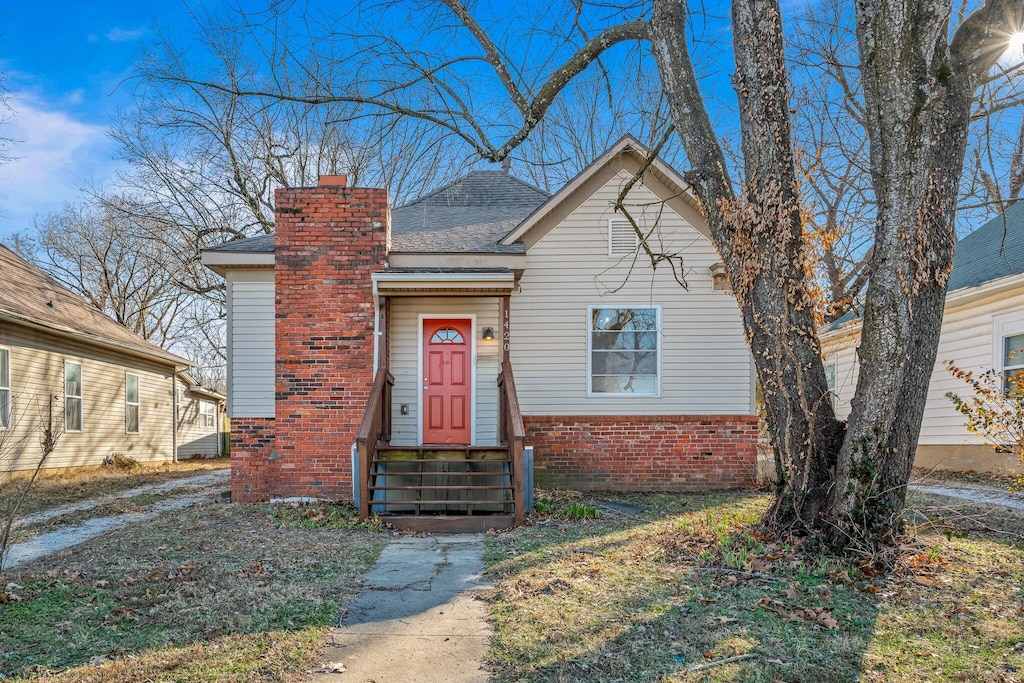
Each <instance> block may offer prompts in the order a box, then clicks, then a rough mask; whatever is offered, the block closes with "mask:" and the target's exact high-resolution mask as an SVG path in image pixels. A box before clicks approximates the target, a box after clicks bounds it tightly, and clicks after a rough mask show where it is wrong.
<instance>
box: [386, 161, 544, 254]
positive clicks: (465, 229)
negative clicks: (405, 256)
mask: <svg viewBox="0 0 1024 683" xmlns="http://www.w3.org/2000/svg"><path fill="white" fill-rule="evenodd" d="M549 196H550V195H548V193H547V192H545V191H543V190H541V189H539V188H536V187H534V186H533V185H530V184H529V183H527V182H525V181H523V180H520V179H519V178H516V177H515V176H513V175H511V174H509V173H505V172H504V171H471V172H469V173H467V174H466V175H464V176H462V177H461V178H459V179H458V180H456V181H454V182H451V183H449V184H447V185H445V186H444V187H441V188H439V189H437V190H434V191H433V192H431V193H430V194H427V195H424V196H423V197H420V198H419V199H415V200H413V201H411V202H409V203H408V204H406V205H405V206H400V207H398V208H396V209H393V210H392V211H391V241H392V249H393V250H394V251H411V252H418V251H424V252H432V251H433V252H436V251H442V252H496V253H509V252H511V253H522V251H523V247H522V245H519V244H516V245H511V246H504V245H502V244H500V241H501V239H502V238H503V237H504V236H505V235H506V234H508V232H509V231H510V230H512V228H514V227H516V226H517V225H519V223H521V222H522V221H523V219H524V218H526V217H527V216H529V215H530V214H531V213H533V212H534V211H535V210H536V209H537V207H539V206H540V205H541V204H543V203H544V202H545V201H547V199H548V197H549Z"/></svg>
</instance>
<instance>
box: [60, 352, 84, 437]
mask: <svg viewBox="0 0 1024 683" xmlns="http://www.w3.org/2000/svg"><path fill="white" fill-rule="evenodd" d="M64 429H65V431H69V432H80V431H82V364H81V363H75V362H74V361H70V360H66V361H64Z"/></svg>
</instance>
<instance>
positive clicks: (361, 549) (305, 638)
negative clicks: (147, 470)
mask: <svg viewBox="0 0 1024 683" xmlns="http://www.w3.org/2000/svg"><path fill="white" fill-rule="evenodd" d="M387 538H388V536H387V534H385V533H381V532H380V531H377V530H374V529H373V527H371V526H367V527H365V528H363V527H362V526H361V525H358V524H356V523H354V522H353V521H352V513H351V511H350V510H348V509H345V508H340V507H334V506H304V507H300V508H283V509H282V508H274V507H271V506H264V505H225V504H217V503H209V504H205V505H197V506H194V507H191V508H186V509H182V510H177V511H174V512H168V513H165V514H162V515H160V516H159V517H158V518H156V519H155V520H152V521H150V522H146V523H140V524H133V525H129V526H127V527H124V528H122V529H121V530H119V531H117V532H115V533H112V534H109V535H107V536H103V537H100V538H98V539H95V540H93V541H90V542H87V543H84V544H82V545H79V546H76V547H74V548H72V549H69V550H66V551H62V552H59V553H56V554H54V555H51V556H49V557H47V558H44V559H41V560H37V561H35V562H32V563H28V564H26V565H25V566H23V567H18V568H16V569H14V570H11V571H10V572H9V573H8V574H7V575H6V577H5V580H6V581H9V582H12V583H13V584H14V585H9V587H8V591H7V594H6V597H5V598H4V599H2V600H0V678H3V677H6V678H7V679H8V680H28V679H34V678H38V677H45V678H46V679H47V680H55V681H92V682H94V683H100V682H102V683H106V682H110V683H113V682H114V681H117V682H132V681H139V682H141V681H183V682H189V681H208V680H218V681H282V680H285V681H286V680H293V679H296V678H301V677H302V676H304V675H305V674H306V673H307V672H308V671H309V670H310V669H311V668H312V667H315V666H316V665H317V664H318V662H316V661H315V657H316V651H317V650H318V648H319V646H320V645H321V642H322V639H323V637H324V635H325V633H326V629H327V627H329V626H330V625H332V624H334V623H336V621H337V619H338V616H339V614H340V613H341V611H342V610H343V608H344V607H345V606H346V605H347V604H348V602H349V601H350V600H351V598H352V597H353V596H354V595H355V594H356V593H357V592H358V590H359V579H360V577H361V576H362V575H363V574H364V573H365V572H366V571H367V570H368V569H369V568H370V567H371V566H372V565H373V563H374V562H375V561H376V559H377V557H378V555H379V554H380V551H381V550H382V549H383V546H384V545H385V544H386V542H387Z"/></svg>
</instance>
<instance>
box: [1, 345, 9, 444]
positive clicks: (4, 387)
mask: <svg viewBox="0 0 1024 683" xmlns="http://www.w3.org/2000/svg"><path fill="white" fill-rule="evenodd" d="M10 428H11V351H10V349H0V429H10Z"/></svg>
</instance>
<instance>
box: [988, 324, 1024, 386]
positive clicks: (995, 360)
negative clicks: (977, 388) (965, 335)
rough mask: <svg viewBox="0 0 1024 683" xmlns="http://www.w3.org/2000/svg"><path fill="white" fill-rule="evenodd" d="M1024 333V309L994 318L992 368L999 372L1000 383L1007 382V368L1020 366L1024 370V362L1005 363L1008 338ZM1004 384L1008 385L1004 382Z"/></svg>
mask: <svg viewBox="0 0 1024 683" xmlns="http://www.w3.org/2000/svg"><path fill="white" fill-rule="evenodd" d="M1019 334H1024V309H1017V310H1015V311H1012V312H1010V313H1004V314H1002V315H998V316H995V317H993V318H992V368H993V369H994V370H995V371H996V372H997V373H998V374H999V377H1000V380H999V381H1000V383H1005V381H1006V380H1005V379H1003V378H1004V377H1005V374H1006V371H1007V370H1016V369H1017V368H1020V369H1021V371H1024V363H1021V364H1020V365H1011V366H1010V367H1009V368H1007V367H1006V366H1005V364H1004V361H1005V355H1006V338H1007V337H1014V336H1017V335H1019ZM1002 386H1006V385H1005V384H1002Z"/></svg>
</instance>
